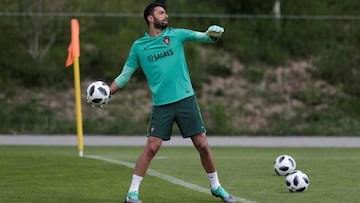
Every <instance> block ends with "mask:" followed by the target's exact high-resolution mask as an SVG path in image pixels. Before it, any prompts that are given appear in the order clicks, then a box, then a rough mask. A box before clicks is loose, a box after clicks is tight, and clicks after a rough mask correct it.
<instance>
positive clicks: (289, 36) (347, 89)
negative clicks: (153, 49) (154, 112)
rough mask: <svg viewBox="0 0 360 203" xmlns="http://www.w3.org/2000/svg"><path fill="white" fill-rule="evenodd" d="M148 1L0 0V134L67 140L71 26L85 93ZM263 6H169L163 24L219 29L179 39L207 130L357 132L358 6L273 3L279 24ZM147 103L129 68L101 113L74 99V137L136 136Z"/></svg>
mask: <svg viewBox="0 0 360 203" xmlns="http://www.w3.org/2000/svg"><path fill="white" fill-rule="evenodd" d="M148 3H149V2H148V1H140V0H136V1H130V0H122V1H117V0H107V1H96V0H88V1H86V2H84V1H80V0H75V1H69V0H59V1H56V2H53V1H49V0H30V1H22V0H17V1H10V0H3V1H1V2H0V8H1V9H0V12H1V15H0V16H1V18H0V29H1V30H2V33H1V35H0V45H1V47H2V49H0V56H1V58H0V69H1V70H0V71H1V75H0V78H1V80H0V85H1V86H2V87H4V88H3V91H2V92H1V93H0V98H1V101H0V104H1V106H2V108H1V109H0V116H1V120H2V122H1V124H0V133H4V134H22V133H40V134H41V133H61V134H68V133H70V134H71V133H75V129H76V126H75V122H74V119H75V111H74V109H75V108H74V105H73V103H74V98H73V95H74V93H73V76H72V68H65V67H64V63H65V59H66V57H67V46H68V44H69V42H70V19H71V18H72V17H76V18H78V19H79V21H80V26H81V33H80V36H81V57H80V64H81V78H82V86H83V88H82V90H83V92H82V94H83V95H84V93H85V89H86V86H87V84H89V82H90V81H93V80H104V81H107V82H111V81H112V80H113V78H114V77H115V76H116V75H117V74H118V73H119V72H120V71H121V67H122V64H123V63H124V61H125V60H126V57H127V54H128V51H129V49H130V46H131V44H132V42H133V41H134V40H136V39H137V38H138V37H140V36H142V35H143V34H144V32H145V31H146V29H147V28H146V24H145V23H144V20H143V18H142V11H143V8H144V7H145V6H146V5H147V4H148ZM273 6H274V1H255V0H251V1H245V0H241V1H235V0H234V1H233V0H227V1H215V0H207V1H205V0H199V1H197V2H196V3H193V2H192V1H189V0H182V1H169V2H167V8H168V13H169V15H170V25H171V26H172V27H185V28H190V29H193V30H199V31H204V30H206V28H207V27H208V26H209V25H211V24H219V25H222V26H223V27H225V33H224V35H223V38H222V39H221V41H219V42H218V43H216V44H211V45H206V44H194V43H188V44H186V51H187V57H188V58H187V59H188V63H189V67H190V71H191V74H192V81H193V85H194V87H195V89H196V90H197V94H198V96H199V102H200V105H201V108H202V111H203V114H204V119H205V122H206V123H207V129H208V131H209V134H232V135H241V134H252V135H258V134H262V135H263V134H266V135H289V134H291V135H300V134H301V135H303V134H311V135H318V134H322V135H358V134H359V133H358V132H359V130H360V123H359V121H360V120H359V118H360V110H359V108H358V103H359V96H360V85H359V83H358V78H359V61H360V54H359V52H360V47H359V46H360V43H359V42H360V36H359V34H358V33H359V29H360V25H359V23H360V15H359V10H360V2H359V1H355V0H344V1H334V0H326V1H310V0H305V1H288V0H287V1H285V0H282V1H281V14H282V18H281V19H276V18H275V17H274V15H273ZM50 14H51V15H50ZM183 14H197V15H198V16H197V17H195V16H193V17H192V16H191V15H190V17H189V15H188V17H186V16H184V15H183ZM221 15H227V16H226V17H219V16H221ZM150 102H151V95H149V92H148V89H147V87H146V83H145V78H144V77H143V75H142V73H141V71H138V72H137V73H136V74H135V75H134V77H133V78H132V80H131V82H129V84H128V85H127V86H126V88H125V89H124V90H123V91H122V92H121V93H120V94H119V96H115V97H114V98H113V99H112V101H111V104H109V105H107V106H106V108H104V109H94V108H90V107H89V106H88V105H86V102H85V96H84V97H83V114H84V116H83V117H84V131H85V133H89V134H98V133H100V134H139V133H144V132H145V128H146V126H147V120H148V116H149V111H150V108H151V106H150ZM175 133H176V131H175Z"/></svg>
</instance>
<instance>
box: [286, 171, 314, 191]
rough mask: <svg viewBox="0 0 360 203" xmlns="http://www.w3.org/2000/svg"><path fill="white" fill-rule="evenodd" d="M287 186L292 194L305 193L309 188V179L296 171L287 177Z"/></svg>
mask: <svg viewBox="0 0 360 203" xmlns="http://www.w3.org/2000/svg"><path fill="white" fill-rule="evenodd" d="M285 184H286V186H287V188H288V189H289V191H290V192H304V191H305V190H307V189H308V187H309V177H308V176H307V175H306V174H305V173H303V172H302V171H299V170H295V171H293V172H292V173H290V174H288V175H287V176H286V178H285Z"/></svg>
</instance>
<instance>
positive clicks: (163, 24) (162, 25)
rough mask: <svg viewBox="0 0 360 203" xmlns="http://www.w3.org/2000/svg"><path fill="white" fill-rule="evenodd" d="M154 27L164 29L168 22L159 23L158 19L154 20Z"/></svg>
mask: <svg viewBox="0 0 360 203" xmlns="http://www.w3.org/2000/svg"><path fill="white" fill-rule="evenodd" d="M154 27H155V28H156V29H161V30H165V29H166V28H167V27H168V24H167V23H166V24H165V23H161V22H160V21H157V20H155V22H154Z"/></svg>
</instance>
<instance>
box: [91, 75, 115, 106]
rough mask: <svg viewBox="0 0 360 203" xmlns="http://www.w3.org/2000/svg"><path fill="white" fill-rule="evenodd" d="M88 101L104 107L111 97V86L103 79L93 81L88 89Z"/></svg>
mask: <svg viewBox="0 0 360 203" xmlns="http://www.w3.org/2000/svg"><path fill="white" fill-rule="evenodd" d="M86 98H87V101H88V103H90V104H91V105H93V106H97V107H102V106H103V105H104V104H106V103H107V102H108V101H109V99H110V87H109V86H108V85H107V84H106V83H105V82H103V81H95V82H92V83H91V84H90V85H89V86H88V88H87V90H86Z"/></svg>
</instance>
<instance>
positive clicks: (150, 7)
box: [144, 2, 166, 25]
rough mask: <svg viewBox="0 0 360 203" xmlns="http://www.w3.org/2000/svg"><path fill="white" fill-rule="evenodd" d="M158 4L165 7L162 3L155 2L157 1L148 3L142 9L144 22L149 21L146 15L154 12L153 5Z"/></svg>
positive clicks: (156, 5)
mask: <svg viewBox="0 0 360 203" xmlns="http://www.w3.org/2000/svg"><path fill="white" fill-rule="evenodd" d="M158 6H160V7H162V8H164V9H166V8H165V6H164V5H163V4H160V3H157V2H155V3H151V4H149V5H148V6H147V7H146V8H145V9H144V19H145V21H146V23H147V24H148V25H149V21H148V19H147V17H148V16H149V15H151V14H152V13H153V12H154V8H155V7H158Z"/></svg>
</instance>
